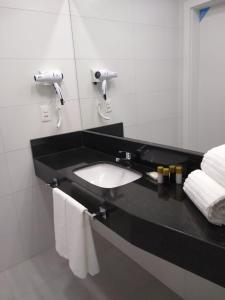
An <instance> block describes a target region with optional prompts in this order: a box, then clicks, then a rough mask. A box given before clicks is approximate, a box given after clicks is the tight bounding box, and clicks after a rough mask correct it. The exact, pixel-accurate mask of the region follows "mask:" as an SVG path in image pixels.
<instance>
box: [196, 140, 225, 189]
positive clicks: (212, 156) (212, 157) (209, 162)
mask: <svg viewBox="0 0 225 300" xmlns="http://www.w3.org/2000/svg"><path fill="white" fill-rule="evenodd" d="M201 169H202V170H203V171H204V172H205V173H206V174H207V175H209V176H210V177H211V178H213V179H214V180H215V181H216V182H218V183H219V184H221V185H222V186H223V187H225V145H221V146H219V147H215V148H212V149H211V150H209V151H208V152H206V154H205V155H204V158H203V160H202V163H201Z"/></svg>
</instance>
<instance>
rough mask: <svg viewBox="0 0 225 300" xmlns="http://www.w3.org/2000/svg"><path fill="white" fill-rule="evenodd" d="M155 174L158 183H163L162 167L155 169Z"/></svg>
mask: <svg viewBox="0 0 225 300" xmlns="http://www.w3.org/2000/svg"><path fill="white" fill-rule="evenodd" d="M157 173H158V179H157V180H158V183H159V184H162V183H163V167H161V166H159V167H158V168H157Z"/></svg>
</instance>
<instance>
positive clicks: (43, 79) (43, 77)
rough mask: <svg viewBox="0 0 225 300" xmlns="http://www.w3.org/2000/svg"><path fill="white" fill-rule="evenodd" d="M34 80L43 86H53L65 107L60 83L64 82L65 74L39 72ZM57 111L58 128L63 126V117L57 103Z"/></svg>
mask: <svg viewBox="0 0 225 300" xmlns="http://www.w3.org/2000/svg"><path fill="white" fill-rule="evenodd" d="M34 80H35V82H37V83H40V84H43V85H52V86H53V87H54V89H55V92H56V94H57V95H58V97H59V100H60V103H61V105H64V99H63V95H62V89H61V86H60V83H61V82H62V81H63V73H62V72H60V71H49V72H47V71H42V72H41V71H39V72H38V73H37V74H36V75H34ZM56 109H57V112H58V121H57V128H59V127H60V126H61V123H62V115H61V107H60V105H57V103H56Z"/></svg>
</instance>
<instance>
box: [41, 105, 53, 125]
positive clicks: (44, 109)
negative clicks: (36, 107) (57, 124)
mask: <svg viewBox="0 0 225 300" xmlns="http://www.w3.org/2000/svg"><path fill="white" fill-rule="evenodd" d="M40 108H41V121H42V122H49V121H51V114H50V111H49V106H48V105H41V106H40Z"/></svg>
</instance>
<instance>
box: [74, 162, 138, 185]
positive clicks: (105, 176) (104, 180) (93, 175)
mask: <svg viewBox="0 0 225 300" xmlns="http://www.w3.org/2000/svg"><path fill="white" fill-rule="evenodd" d="M74 174H75V175H77V176H79V177H81V178H82V179H84V180H86V181H88V182H90V183H92V184H94V185H97V186H99V187H102V188H115V187H118V186H122V185H124V184H127V183H130V182H132V181H135V180H137V179H139V178H141V177H142V174H141V173H138V172H136V171H132V170H128V169H125V168H123V167H120V166H115V165H113V164H109V163H99V164H96V165H93V166H89V167H85V168H82V169H80V170H77V171H74Z"/></svg>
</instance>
